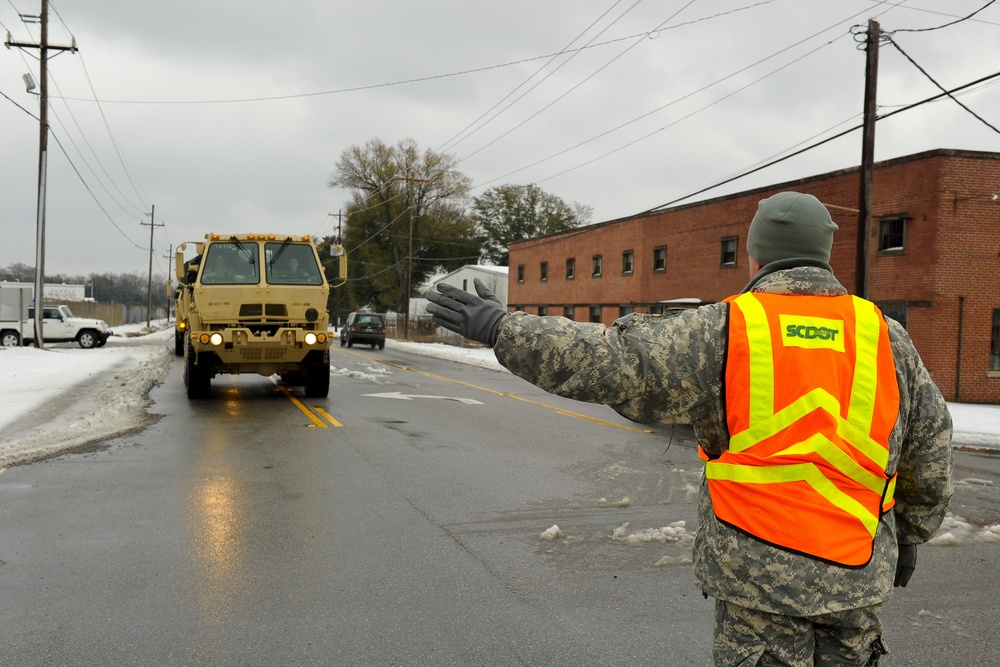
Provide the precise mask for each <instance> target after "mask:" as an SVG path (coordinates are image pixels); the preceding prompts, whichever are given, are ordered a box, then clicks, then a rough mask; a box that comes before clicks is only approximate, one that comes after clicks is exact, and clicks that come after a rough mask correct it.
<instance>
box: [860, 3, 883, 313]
mask: <svg viewBox="0 0 1000 667" xmlns="http://www.w3.org/2000/svg"><path fill="white" fill-rule="evenodd" d="M879 35H880V32H879V25H878V21H876V20H875V19H869V20H868V37H867V39H866V40H865V53H866V56H867V57H866V58H865V102H864V122H863V125H862V128H863V129H862V138H861V172H860V180H861V186H860V192H859V194H858V263H857V271H856V278H857V284H856V286H855V293H856V294H857V295H858V296H860V297H861V298H862V299H867V298H868V265H869V262H870V259H869V246H870V245H871V228H872V181H873V176H874V171H875V167H874V164H875V121H876V120H877V119H878V118H877V116H876V113H877V107H876V104H875V90H876V87H877V84H878V45H879Z"/></svg>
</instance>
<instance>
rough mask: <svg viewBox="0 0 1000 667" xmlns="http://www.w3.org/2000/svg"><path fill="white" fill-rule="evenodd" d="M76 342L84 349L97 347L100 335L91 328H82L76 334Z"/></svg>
mask: <svg viewBox="0 0 1000 667" xmlns="http://www.w3.org/2000/svg"><path fill="white" fill-rule="evenodd" d="M76 342H77V343H79V344H80V347H82V348H83V349H85V350H89V349H91V348H94V347H97V346H98V343H100V342H101V336H100V334H98V333H97V332H96V331H94V330H93V329H84V330H83V331H81V332H80V333H79V334H77V336H76Z"/></svg>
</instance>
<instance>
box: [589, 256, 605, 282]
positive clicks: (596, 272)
mask: <svg viewBox="0 0 1000 667" xmlns="http://www.w3.org/2000/svg"><path fill="white" fill-rule="evenodd" d="M603 265H604V258H603V257H601V256H600V255H594V260H593V263H592V264H591V269H590V275H591V277H593V278H600V277H601V269H602V267H603Z"/></svg>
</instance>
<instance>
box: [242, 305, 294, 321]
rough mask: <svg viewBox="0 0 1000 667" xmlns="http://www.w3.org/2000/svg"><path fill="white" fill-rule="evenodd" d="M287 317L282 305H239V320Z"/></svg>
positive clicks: (286, 311) (285, 309)
mask: <svg viewBox="0 0 1000 667" xmlns="http://www.w3.org/2000/svg"><path fill="white" fill-rule="evenodd" d="M261 316H264V317H288V308H286V307H285V304H283V303H244V304H241V305H240V319H241V320H242V319H247V318H251V317H261Z"/></svg>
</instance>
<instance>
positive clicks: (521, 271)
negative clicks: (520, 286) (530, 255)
mask: <svg viewBox="0 0 1000 667" xmlns="http://www.w3.org/2000/svg"><path fill="white" fill-rule="evenodd" d="M517 282H519V283H523V282H524V264H518V265H517Z"/></svg>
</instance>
